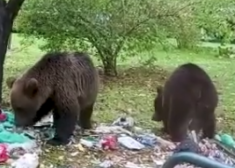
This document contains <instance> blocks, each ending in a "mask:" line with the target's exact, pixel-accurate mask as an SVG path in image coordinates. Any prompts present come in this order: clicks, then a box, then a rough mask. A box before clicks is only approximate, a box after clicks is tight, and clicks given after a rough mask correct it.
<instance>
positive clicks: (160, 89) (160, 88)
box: [157, 86, 163, 94]
mask: <svg viewBox="0 0 235 168" xmlns="http://www.w3.org/2000/svg"><path fill="white" fill-rule="evenodd" d="M162 90H163V87H162V86H158V87H157V93H158V94H159V93H161V92H162Z"/></svg>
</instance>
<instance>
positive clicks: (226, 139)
mask: <svg viewBox="0 0 235 168" xmlns="http://www.w3.org/2000/svg"><path fill="white" fill-rule="evenodd" d="M220 142H221V143H222V144H224V145H226V146H227V147H230V148H234V147H235V141H234V139H233V137H232V136H230V135H228V134H222V135H221V136H220Z"/></svg>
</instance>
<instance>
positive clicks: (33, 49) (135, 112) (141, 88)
mask: <svg viewBox="0 0 235 168" xmlns="http://www.w3.org/2000/svg"><path fill="white" fill-rule="evenodd" d="M39 43H40V41H36V42H33V43H31V45H27V46H26V47H25V45H22V41H21V38H20V37H19V36H16V35H14V36H13V40H12V49H11V50H10V51H9V52H8V54H7V58H6V63H5V76H4V79H6V78H7V77H10V76H15V75H17V74H20V73H23V72H24V71H25V70H26V69H27V68H29V67H30V66H31V65H32V64H34V63H35V62H36V61H37V60H38V59H39V58H40V56H41V55H42V54H43V52H42V51H41V50H40V49H39V48H38V44H39ZM153 55H154V56H156V58H157V60H156V61H155V62H154V66H151V67H146V66H143V64H144V63H146V62H147V60H148V59H149V58H150V56H153ZM188 61H191V62H195V63H198V64H199V65H201V66H202V67H204V68H205V69H206V70H207V71H208V72H209V74H210V75H211V77H212V78H213V80H214V81H215V82H216V84H217V86H218V90H219V91H220V93H221V95H220V106H219V107H218V109H217V111H218V114H219V115H220V116H222V118H223V121H222V123H223V127H221V128H219V129H223V130H226V131H227V132H231V133H233V132H234V129H235V128H233V127H232V126H233V124H234V123H235V121H234V118H235V106H234V99H235V90H234V84H235V78H234V73H235V66H234V65H235V60H231V59H217V58H215V57H213V55H212V54H209V53H208V52H199V53H195V52H192V53H190V52H188V51H187V52H186V51H185V52H182V51H171V52H165V51H161V50H157V49H156V51H152V52H149V53H141V54H139V55H137V56H135V57H131V58H130V59H128V60H126V61H125V62H123V61H119V67H126V68H125V69H123V68H120V71H119V73H120V75H119V77H118V78H116V79H113V80H112V81H108V82H105V84H104V88H103V89H102V90H101V92H100V95H99V98H98V101H97V103H96V109H95V112H94V118H95V120H96V121H98V122H109V121H112V120H114V119H115V118H117V117H118V116H119V115H120V114H121V113H127V114H128V115H131V116H133V117H134V118H135V119H136V122H137V123H138V124H139V125H140V126H142V127H147V128H151V127H153V126H155V125H156V123H153V122H151V121H150V116H151V114H152V112H153V99H154V96H155V90H156V86H157V85H159V84H161V83H163V82H164V80H165V78H166V76H167V71H170V70H172V69H173V68H174V67H176V66H177V65H179V64H181V63H185V62H188ZM95 62H97V61H96V60H95ZM141 65H142V66H141ZM4 100H5V102H9V90H8V89H7V87H6V85H5V82H4Z"/></svg>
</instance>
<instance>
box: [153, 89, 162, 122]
mask: <svg viewBox="0 0 235 168" xmlns="http://www.w3.org/2000/svg"><path fill="white" fill-rule="evenodd" d="M162 98H163V88H162V86H158V87H157V96H156V98H155V100H154V113H153V116H152V120H153V121H162V113H163V112H162V108H163V107H162V106H163V100H162Z"/></svg>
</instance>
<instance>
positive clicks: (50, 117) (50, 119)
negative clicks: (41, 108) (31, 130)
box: [34, 114, 53, 127]
mask: <svg viewBox="0 0 235 168" xmlns="http://www.w3.org/2000/svg"><path fill="white" fill-rule="evenodd" d="M52 124H53V115H52V114H51V115H48V116H46V117H44V118H42V120H41V121H38V122H37V123H36V124H34V127H50V126H52Z"/></svg>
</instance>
